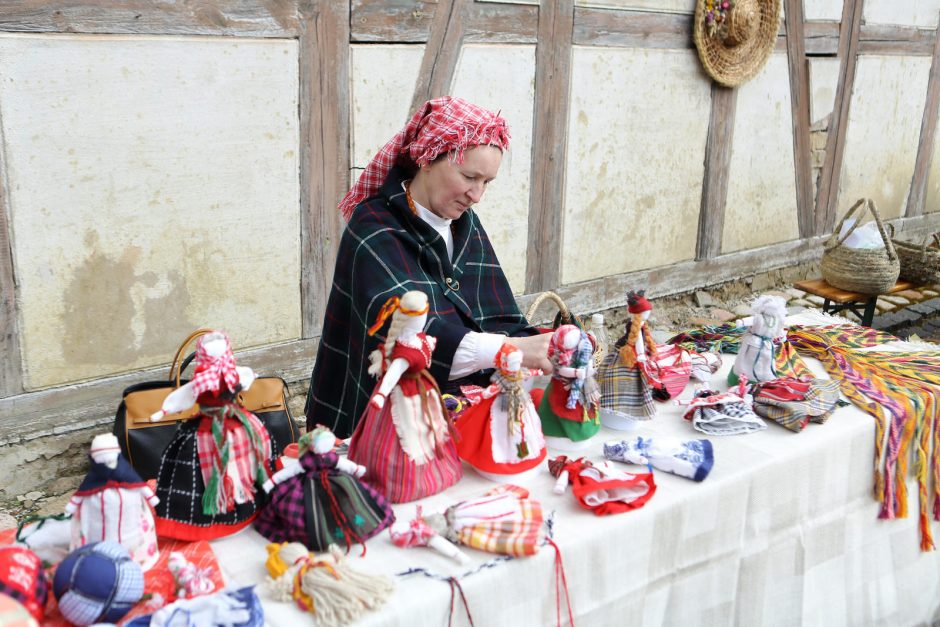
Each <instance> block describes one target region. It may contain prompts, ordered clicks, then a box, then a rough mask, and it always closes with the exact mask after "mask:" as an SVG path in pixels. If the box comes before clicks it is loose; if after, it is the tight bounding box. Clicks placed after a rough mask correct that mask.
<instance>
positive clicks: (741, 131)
mask: <svg viewBox="0 0 940 627" xmlns="http://www.w3.org/2000/svg"><path fill="white" fill-rule="evenodd" d="M792 119H793V116H792V110H791V105H790V78H789V65H788V61H787V55H786V53H785V52H778V53H774V54H773V55H771V57H770V59H768V61H767V65H765V66H764V68H763V69H762V70H761V72H760V74H758V75H757V76H755V77H754V78H753V79H752V80H750V81H748V82H747V83H745V84H744V85H742V86H741V87H739V88H738V96H737V110H736V112H735V117H734V139H733V141H732V144H731V164H730V166H729V169H730V180H729V182H728V200H727V204H726V209H725V220H724V235H723V238H722V252H725V253H729V252H734V251H736V250H743V249H747V248H757V247H758V246H765V245H767V244H775V243H777V242H783V241H787V240H792V239H798V238H799V235H800V233H799V226H798V224H797V210H796V182H795V179H794V175H793V172H794V165H793V121H792Z"/></svg>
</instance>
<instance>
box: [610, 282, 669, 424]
mask: <svg viewBox="0 0 940 627" xmlns="http://www.w3.org/2000/svg"><path fill="white" fill-rule="evenodd" d="M652 310H653V306H652V305H651V304H650V302H649V301H648V300H647V299H646V297H645V295H644V292H643V291H642V290H641V291H638V292H628V293H627V312H628V313H629V314H630V315H629V317H628V318H627V322H626V328H625V329H624V334H623V335H622V336H621V337H620V339H618V340H617V342H616V343H614V347H613V350H611V351H610V352H609V353H607V356H606V357H605V358H604V362H603V363H602V364H601V367H600V372H599V374H598V379H599V380H600V388H601V403H600V404H601V421H602V422H603V423H604V425H605V426H606V427H608V428H612V429H620V430H629V429H631V428H633V427H634V426H635V424H636V423H635V421H636V420H649V419H650V418H652V417H653V415H654V414H655V413H656V408H655V406H654V405H653V390H652V387H651V386H650V385H649V383H648V381H647V380H646V378H645V377H644V376H643V365H644V363H646V362H648V361H652V362H654V363H655V361H656V342H655V341H654V340H653V337H652V334H651V333H650V329H649V324H648V322H647V320H649V317H650V313H651V312H652Z"/></svg>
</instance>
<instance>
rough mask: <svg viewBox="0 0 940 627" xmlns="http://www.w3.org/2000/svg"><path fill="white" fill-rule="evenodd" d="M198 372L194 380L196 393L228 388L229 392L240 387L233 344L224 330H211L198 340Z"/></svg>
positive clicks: (196, 363) (196, 362)
mask: <svg viewBox="0 0 940 627" xmlns="http://www.w3.org/2000/svg"><path fill="white" fill-rule="evenodd" d="M195 366H196V374H195V376H194V377H193V382H194V383H195V384H196V393H197V394H200V393H201V392H203V391H206V390H209V391H215V390H221V389H222V388H223V387H224V388H228V391H229V392H237V391H238V389H239V376H238V371H237V370H236V369H235V355H233V354H232V344H231V342H229V339H228V335H226V334H225V332H224V331H210V332H209V333H206V334H205V335H203V336H201V337H200V338H199V339H198V340H197V341H196V359H195Z"/></svg>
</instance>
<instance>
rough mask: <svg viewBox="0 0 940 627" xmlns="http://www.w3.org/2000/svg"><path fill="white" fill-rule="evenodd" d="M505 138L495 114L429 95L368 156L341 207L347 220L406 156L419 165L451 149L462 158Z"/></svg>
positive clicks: (459, 160)
mask: <svg viewBox="0 0 940 627" xmlns="http://www.w3.org/2000/svg"><path fill="white" fill-rule="evenodd" d="M509 137H510V136H509V126H507V124H506V120H504V119H503V118H502V117H500V115H499V114H498V113H493V112H492V111H489V110H487V109H484V108H483V107H478V106H476V105H475V104H471V103H469V102H467V101H466V100H464V99H462V98H455V97H452V96H442V97H441V98H434V99H433V100H428V101H427V102H425V103H424V105H423V106H422V107H421V108H420V109H418V111H416V112H415V114H414V115H413V116H412V117H411V120H410V121H409V122H408V124H407V125H406V126H405V128H403V129H402V130H400V131H398V133H397V134H396V135H395V137H393V138H392V139H391V140H390V141H389V142H388V143H387V144H385V146H383V147H382V149H381V150H380V151H379V152H378V154H376V155H375V157H373V158H372V161H370V162H369V165H368V166H366V169H365V170H364V171H363V173H362V174H361V175H360V176H359V180H358V181H356V184H355V185H353V186H352V189H350V190H349V192H347V194H346V196H344V197H343V200H342V202H340V203H339V210H340V211H341V212H342V214H343V218H345V219H346V221H347V222H348V221H349V218H350V217H351V216H352V213H353V209H355V208H356V205H358V204H359V203H360V202H362V201H363V200H365V199H366V198H369V197H370V196H372V195H374V194H375V192H377V191H378V189H379V187H381V186H382V183H384V182H385V177H386V176H388V173H389V171H390V170H391V169H392V167H393V166H394V165H395V164H396V163H399V162H401V161H405V162H406V163H407V161H408V160H410V161H411V162H413V163H414V164H415V165H417V166H418V167H421V166H423V165H427V164H429V163H431V162H432V161H434V160H435V159H437V157H439V156H440V155H442V154H446V153H449V152H453V153H454V156H453V159H454V162H455V163H463V153H464V151H465V150H466V149H467V148H472V147H473V146H480V145H493V146H497V147H498V148H500V149H502V150H506V149H507V148H508V147H509Z"/></svg>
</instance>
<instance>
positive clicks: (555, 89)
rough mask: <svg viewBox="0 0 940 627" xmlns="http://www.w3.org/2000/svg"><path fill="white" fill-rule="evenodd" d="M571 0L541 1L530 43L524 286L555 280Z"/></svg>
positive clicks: (543, 286) (534, 288) (538, 287)
mask: <svg viewBox="0 0 940 627" xmlns="http://www.w3.org/2000/svg"><path fill="white" fill-rule="evenodd" d="M573 30H574V0H542V1H541V4H540V5H539V36H538V43H537V44H536V45H535V112H534V117H533V133H532V175H531V178H530V181H531V185H530V188H531V191H530V193H529V241H528V254H527V260H526V269H525V274H526V280H525V284H526V291H527V292H541V291H544V290H549V289H554V288H555V287H557V286H558V285H559V284H560V283H561V250H562V224H563V217H564V211H565V167H566V165H567V159H566V155H567V153H568V115H569V114H568V109H569V103H570V96H569V93H570V86H571V44H572V33H573Z"/></svg>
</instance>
